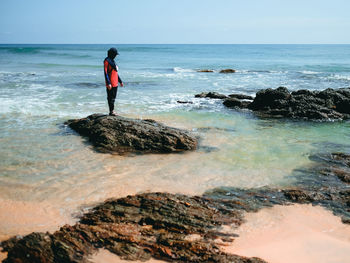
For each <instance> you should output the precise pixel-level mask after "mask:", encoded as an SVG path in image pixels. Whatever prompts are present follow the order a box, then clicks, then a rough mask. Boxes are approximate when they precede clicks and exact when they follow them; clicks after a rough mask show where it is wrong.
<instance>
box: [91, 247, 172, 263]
mask: <svg viewBox="0 0 350 263" xmlns="http://www.w3.org/2000/svg"><path fill="white" fill-rule="evenodd" d="M89 262H91V263H106V262H108V263H130V262H134V263H142V262H144V261H130V260H123V259H121V258H120V257H118V256H117V255H115V254H113V253H111V252H109V251H108V250H106V249H100V250H99V251H98V252H97V253H96V254H94V255H92V256H91V257H90V258H89ZM146 262H147V263H161V262H166V261H162V260H156V259H153V258H151V259H150V260H148V261H146Z"/></svg>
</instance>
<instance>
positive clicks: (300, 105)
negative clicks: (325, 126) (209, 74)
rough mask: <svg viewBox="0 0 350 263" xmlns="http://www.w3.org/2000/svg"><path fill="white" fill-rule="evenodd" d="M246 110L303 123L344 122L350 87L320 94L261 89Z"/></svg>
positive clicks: (349, 113) (349, 105)
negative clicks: (319, 121)
mask: <svg viewBox="0 0 350 263" xmlns="http://www.w3.org/2000/svg"><path fill="white" fill-rule="evenodd" d="M248 108H249V109H251V110H253V111H257V112H260V113H263V114H265V115H268V116H272V117H287V118H292V119H305V120H344V119H349V118H350V88H347V89H326V90H323V91H309V90H298V91H295V92H291V93H290V92H289V91H288V89H287V88H285V87H279V88H277V89H266V90H261V91H259V92H258V93H257V94H256V97H255V99H254V101H253V102H252V103H251V104H249V105H248Z"/></svg>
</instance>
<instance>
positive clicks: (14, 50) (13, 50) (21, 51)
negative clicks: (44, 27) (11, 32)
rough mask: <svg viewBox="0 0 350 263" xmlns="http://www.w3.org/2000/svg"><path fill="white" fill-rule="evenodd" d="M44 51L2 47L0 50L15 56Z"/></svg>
mask: <svg viewBox="0 0 350 263" xmlns="http://www.w3.org/2000/svg"><path fill="white" fill-rule="evenodd" d="M42 49H43V48H42V47H0V50H5V51H7V52H9V53H13V54H37V53H40V52H41V50H42Z"/></svg>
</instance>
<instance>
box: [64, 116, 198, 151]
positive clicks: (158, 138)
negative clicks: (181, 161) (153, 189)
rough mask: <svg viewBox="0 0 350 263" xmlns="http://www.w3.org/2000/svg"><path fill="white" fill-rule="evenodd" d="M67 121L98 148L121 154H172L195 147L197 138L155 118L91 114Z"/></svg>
mask: <svg viewBox="0 0 350 263" xmlns="http://www.w3.org/2000/svg"><path fill="white" fill-rule="evenodd" d="M66 124H67V125H68V126H69V127H70V128H72V129H73V130H75V131H76V132H78V133H79V134H80V135H82V136H86V137H88V138H89V140H90V142H92V144H93V145H94V146H95V147H96V149H97V150H99V151H102V152H113V153H118V154H124V153H129V152H141V153H171V152H182V151H189V150H195V149H196V147H197V139H196V138H195V137H194V136H192V135H190V134H189V133H188V132H186V131H183V130H180V129H176V128H171V127H167V126H165V125H163V124H161V123H158V122H156V121H154V120H137V119H130V118H125V117H121V116H108V115H102V114H93V115H90V116H88V117H86V118H83V119H76V120H69V121H67V122H66Z"/></svg>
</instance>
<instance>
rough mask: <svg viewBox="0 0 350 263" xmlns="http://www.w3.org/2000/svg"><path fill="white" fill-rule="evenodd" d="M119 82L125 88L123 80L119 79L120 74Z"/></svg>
mask: <svg viewBox="0 0 350 263" xmlns="http://www.w3.org/2000/svg"><path fill="white" fill-rule="evenodd" d="M118 82H119V83H120V86H122V87H124V83H123V81H122V79H121V78H120V77H119V74H118Z"/></svg>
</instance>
